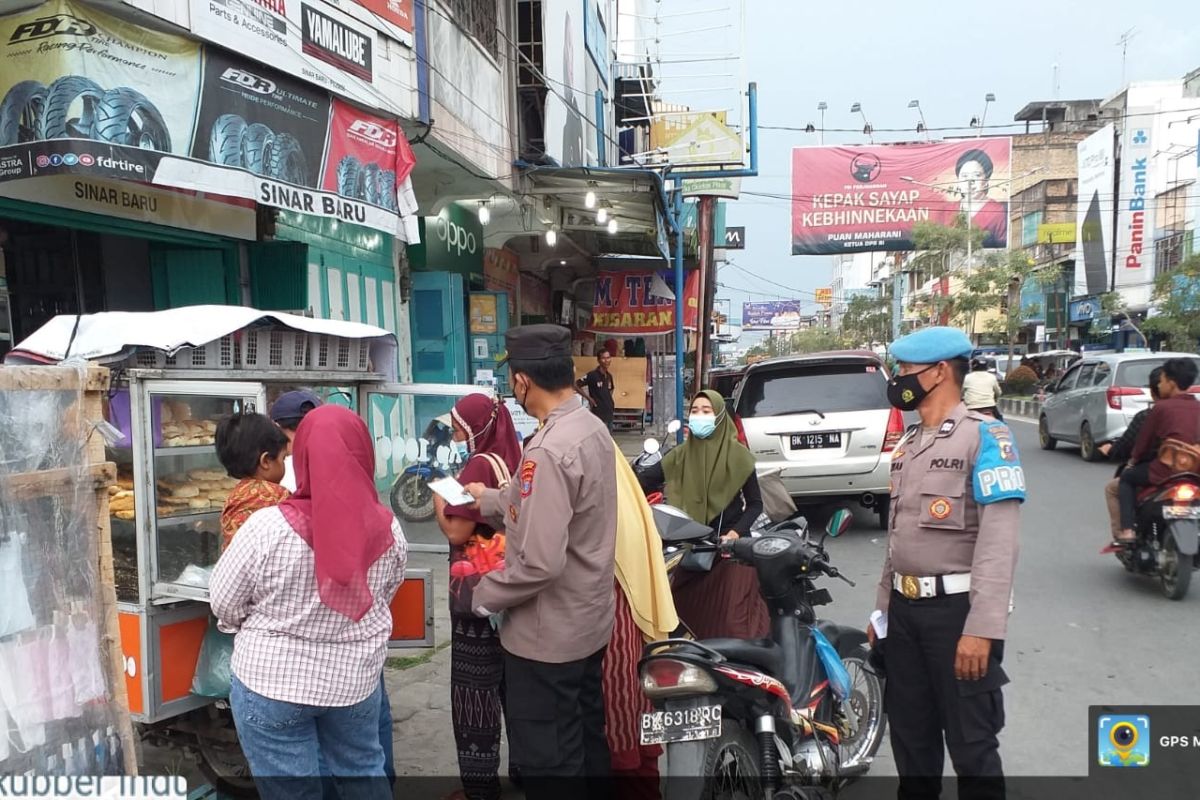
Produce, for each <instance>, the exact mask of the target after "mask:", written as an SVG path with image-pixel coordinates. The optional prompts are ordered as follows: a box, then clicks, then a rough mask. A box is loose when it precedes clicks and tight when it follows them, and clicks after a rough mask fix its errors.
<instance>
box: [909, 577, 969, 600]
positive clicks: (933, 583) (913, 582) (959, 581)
mask: <svg viewBox="0 0 1200 800" xmlns="http://www.w3.org/2000/svg"><path fill="white" fill-rule="evenodd" d="M939 581H940V582H941V589H942V591H941V592H940V593H941V594H962V593H963V592H969V591H971V573H969V572H960V573H956V574H954V575H932V576H929V577H925V578H921V577H918V576H916V575H900V574H898V573H893V574H892V588H893V589H895V590H896V591H897V592H899V593H900V594H902V595H904V596H905V597H907V598H908V599H909V600H924V599H927V598H930V597H937V596H938V594H939V592H938V583H939Z"/></svg>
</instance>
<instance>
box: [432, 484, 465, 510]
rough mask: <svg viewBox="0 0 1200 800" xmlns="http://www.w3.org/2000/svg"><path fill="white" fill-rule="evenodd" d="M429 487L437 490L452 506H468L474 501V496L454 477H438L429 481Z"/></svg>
mask: <svg viewBox="0 0 1200 800" xmlns="http://www.w3.org/2000/svg"><path fill="white" fill-rule="evenodd" d="M429 488H430V489H432V490H433V491H435V492H437V493H438V495H440V496H441V497H442V499H443V500H445V501H446V502H447V503H449V504H450V505H452V506H469V505H471V504H473V503H474V502H475V498H474V497H472V496H471V493H470V492H468V491H467V490H466V489H464V488H463V485H462V484H461V483H459V482H458V481H456V480H455V479H454V478H438V479H437V480H436V481H430V482H429Z"/></svg>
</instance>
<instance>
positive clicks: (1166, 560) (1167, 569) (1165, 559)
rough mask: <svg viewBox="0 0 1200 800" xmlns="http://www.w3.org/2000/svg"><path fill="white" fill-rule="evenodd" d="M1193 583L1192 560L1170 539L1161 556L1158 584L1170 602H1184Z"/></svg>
mask: <svg viewBox="0 0 1200 800" xmlns="http://www.w3.org/2000/svg"><path fill="white" fill-rule="evenodd" d="M1191 582H1192V558H1191V557H1190V556H1183V555H1180V553H1179V548H1178V547H1177V546H1176V544H1175V540H1174V538H1171V537H1168V538H1167V541H1166V544H1165V545H1164V546H1163V549H1162V553H1161V554H1160V555H1159V562H1158V583H1159V587H1160V588H1161V589H1162V593H1163V595H1164V596H1165V597H1166V598H1167V599H1168V600H1182V599H1183V598H1184V597H1185V596H1186V595H1187V593H1188V586H1189V585H1191Z"/></svg>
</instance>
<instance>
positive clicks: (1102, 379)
mask: <svg viewBox="0 0 1200 800" xmlns="http://www.w3.org/2000/svg"><path fill="white" fill-rule="evenodd" d="M1111 377H1112V367H1110V366H1109V365H1108V364H1105V363H1104V362H1103V361H1101V362H1100V363H1099V364H1097V365H1096V375H1095V377H1093V378H1092V386H1108V379H1109V378H1111Z"/></svg>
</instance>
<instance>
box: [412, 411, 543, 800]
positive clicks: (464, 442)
mask: <svg viewBox="0 0 1200 800" xmlns="http://www.w3.org/2000/svg"><path fill="white" fill-rule="evenodd" d="M450 421H451V426H452V427H453V429H454V446H455V449H456V450H457V451H458V454H459V457H460V458H461V459H462V460H463V461H464V462H465V464H464V465H463V468H462V471H461V472H459V474H458V480H459V481H460V482H462V483H464V484H466V483H482V484H484V485H485V486H487V487H489V488H494V489H498V488H500V487H501V486H502V485H503V484H505V483H507V482H508V481H509V480H511V479H512V475H513V473H514V472H516V470H517V468H518V466H519V465H520V463H521V444H520V442H519V441H518V439H517V432H516V428H515V427H514V425H513V421H512V417H511V416H510V415H509V413H508V409H507V408H505V406H504V404H503V403H501V402H500V401H499V399H498V398H495V397H488V396H487V395H484V394H471V395H468V396H466V397H464V398H462V399H461V400H459V401H458V402H457V403H456V404H455V405H454V409H453V410H452V411H451V412H450ZM434 504H435V508H436V509H437V520H438V525H440V526H441V529H442V533H444V534H445V535H446V538H447V539H448V540H449V541H450V584H451V585H450V590H451V592H454V591H460V590H461V591H465V590H466V589H465V588H464V586H465V583H466V582H467V581H468V580H470V579H471V577H472V576H474V575H478V574H479V572H480V571H481V570H483V569H488V568H489V567H494V566H495V565H496V564H497V563H499V562H500V561H502V559H503V557H504V532H503V531H496V530H494V529H493V528H492V527H491V526H490V525H488V524H487V523H486V522H485V521H484V518H483V516H482V515H481V514H480V513H479V511H478V510H476V509H472V508H470V507H469V506H451V505H447V504H446V501H445V500H443V499H442V498H441V497H438V496H436V495H435V497H434ZM450 619H451V628H452V633H451V640H450V703H451V714H452V717H453V722H454V740H455V743H456V745H457V748H458V770H459V776H460V777H461V779H462V784H463V788H462V791H461V792H456V793H455V795H454V796H457V797H459V798H467V800H495V798H498V797H500V778H499V769H500V720H501V716H502V703H503V692H502V691H501V687H502V686H503V682H504V653H503V651H502V650H501V649H500V636H499V634H498V633H497V632H496V631H495V630H493V628H492V626H491V623H490V622H489V621H488V620H487V619H480V618H479V617H476V616H474V615H460V614H455V613H453V612H452V613H451V615H450ZM513 773H514V769H513V767H512V766H510V767H509V774H510V776H513V777H515V775H513Z"/></svg>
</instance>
